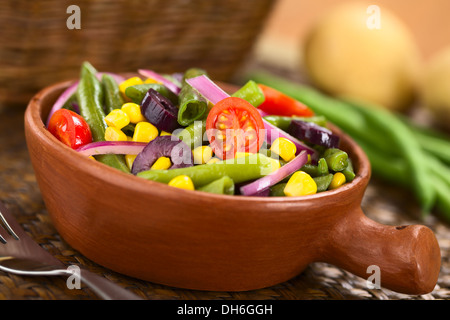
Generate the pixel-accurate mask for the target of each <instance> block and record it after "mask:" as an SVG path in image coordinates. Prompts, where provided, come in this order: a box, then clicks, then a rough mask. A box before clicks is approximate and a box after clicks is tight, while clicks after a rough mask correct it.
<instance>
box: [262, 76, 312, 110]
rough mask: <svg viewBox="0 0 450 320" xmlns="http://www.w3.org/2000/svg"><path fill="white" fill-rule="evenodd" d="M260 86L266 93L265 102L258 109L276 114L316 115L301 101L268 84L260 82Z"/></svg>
mask: <svg viewBox="0 0 450 320" xmlns="http://www.w3.org/2000/svg"><path fill="white" fill-rule="evenodd" d="M258 86H259V88H260V89H261V90H262V92H263V93H264V102H263V103H262V104H261V105H259V106H258V109H260V110H262V111H264V112H267V113H268V114H271V115H276V116H288V117H292V116H299V117H312V116H313V115H314V112H313V111H312V110H311V109H310V108H308V106H306V105H304V104H303V103H301V102H300V101H298V100H295V99H294V98H292V97H289V96H288V95H286V94H284V93H282V92H280V91H278V90H275V89H274V88H271V87H268V86H266V85H263V84H258Z"/></svg>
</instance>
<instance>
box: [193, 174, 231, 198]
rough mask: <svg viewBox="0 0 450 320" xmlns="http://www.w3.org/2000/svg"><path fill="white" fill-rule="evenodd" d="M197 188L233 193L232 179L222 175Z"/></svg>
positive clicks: (206, 190)
mask: <svg viewBox="0 0 450 320" xmlns="http://www.w3.org/2000/svg"><path fill="white" fill-rule="evenodd" d="M197 190H199V191H204V192H209V193H215V194H228V195H234V181H233V179H231V178H230V177H228V176H224V177H222V178H219V179H217V180H214V181H213V182H210V183H208V184H207V185H205V186H203V187H201V188H198V189H197Z"/></svg>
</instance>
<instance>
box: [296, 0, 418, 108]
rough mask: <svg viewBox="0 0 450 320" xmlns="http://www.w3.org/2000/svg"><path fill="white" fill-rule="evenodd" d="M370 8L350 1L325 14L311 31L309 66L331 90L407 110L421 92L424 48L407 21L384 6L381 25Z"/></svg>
mask: <svg viewBox="0 0 450 320" xmlns="http://www.w3.org/2000/svg"><path fill="white" fill-rule="evenodd" d="M371 8H373V6H372V7H369V4H364V3H361V2H358V3H346V4H343V5H340V6H338V7H336V8H334V9H333V10H332V11H330V12H329V13H328V14H326V15H324V16H322V18H321V19H320V20H319V21H318V22H317V24H316V25H314V26H313V27H312V29H311V30H310V31H309V33H308V34H307V39H306V41H305V43H304V52H303V59H304V61H303V63H304V67H305V70H306V72H307V74H308V75H309V78H310V79H311V82H312V83H313V84H314V85H316V86H317V87H318V88H320V89H322V90H324V91H326V92H328V93H329V94H332V95H336V96H346V97H350V98H357V99H363V100H366V101H368V102H372V103H375V104H379V105H382V106H384V107H386V108H389V109H393V110H399V111H400V110H404V109H405V108H407V107H408V106H409V105H410V104H411V102H412V100H413V99H414V97H415V95H416V93H417V81H418V77H419V72H420V68H421V59H420V54H419V50H418V48H417V47H416V44H415V42H414V39H413V37H412V35H411V34H410V32H409V30H408V29H407V28H406V26H405V25H404V24H403V23H402V22H401V21H400V20H399V19H398V18H397V17H396V16H395V15H394V14H393V13H391V12H390V11H388V10H387V9H386V8H381V7H379V6H375V9H377V8H379V11H378V13H379V17H380V19H379V21H380V25H379V28H377V25H376V24H373V22H376V20H374V19H375V18H376V16H374V14H377V12H376V11H373V12H372V11H370V9H371ZM368 9H369V10H368ZM371 23H372V24H371Z"/></svg>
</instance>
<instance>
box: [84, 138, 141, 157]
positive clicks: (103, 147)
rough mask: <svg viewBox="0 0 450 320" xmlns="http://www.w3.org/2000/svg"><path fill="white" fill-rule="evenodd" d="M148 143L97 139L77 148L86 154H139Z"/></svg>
mask: <svg viewBox="0 0 450 320" xmlns="http://www.w3.org/2000/svg"><path fill="white" fill-rule="evenodd" d="M146 145H147V143H144V142H134V141H97V142H91V143H88V144H85V145H84V146H81V147H79V148H78V149H76V151H77V152H79V153H81V154H83V155H86V156H95V155H99V154H136V155H137V154H139V153H140V152H141V151H142V150H143V149H144V147H145V146H146Z"/></svg>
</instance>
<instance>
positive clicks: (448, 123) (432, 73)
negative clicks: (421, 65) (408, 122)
mask: <svg viewBox="0 0 450 320" xmlns="http://www.w3.org/2000/svg"><path fill="white" fill-rule="evenodd" d="M421 97H422V102H423V105H424V107H425V108H426V109H427V110H429V111H430V113H431V115H432V116H433V118H434V119H435V120H436V123H438V124H440V125H441V126H442V127H444V128H448V129H450V47H448V48H445V49H442V50H441V51H439V52H438V53H436V54H435V55H434V56H433V57H432V58H431V59H430V61H429V63H427V64H426V66H425V71H424V75H423V82H422V86H421Z"/></svg>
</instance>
